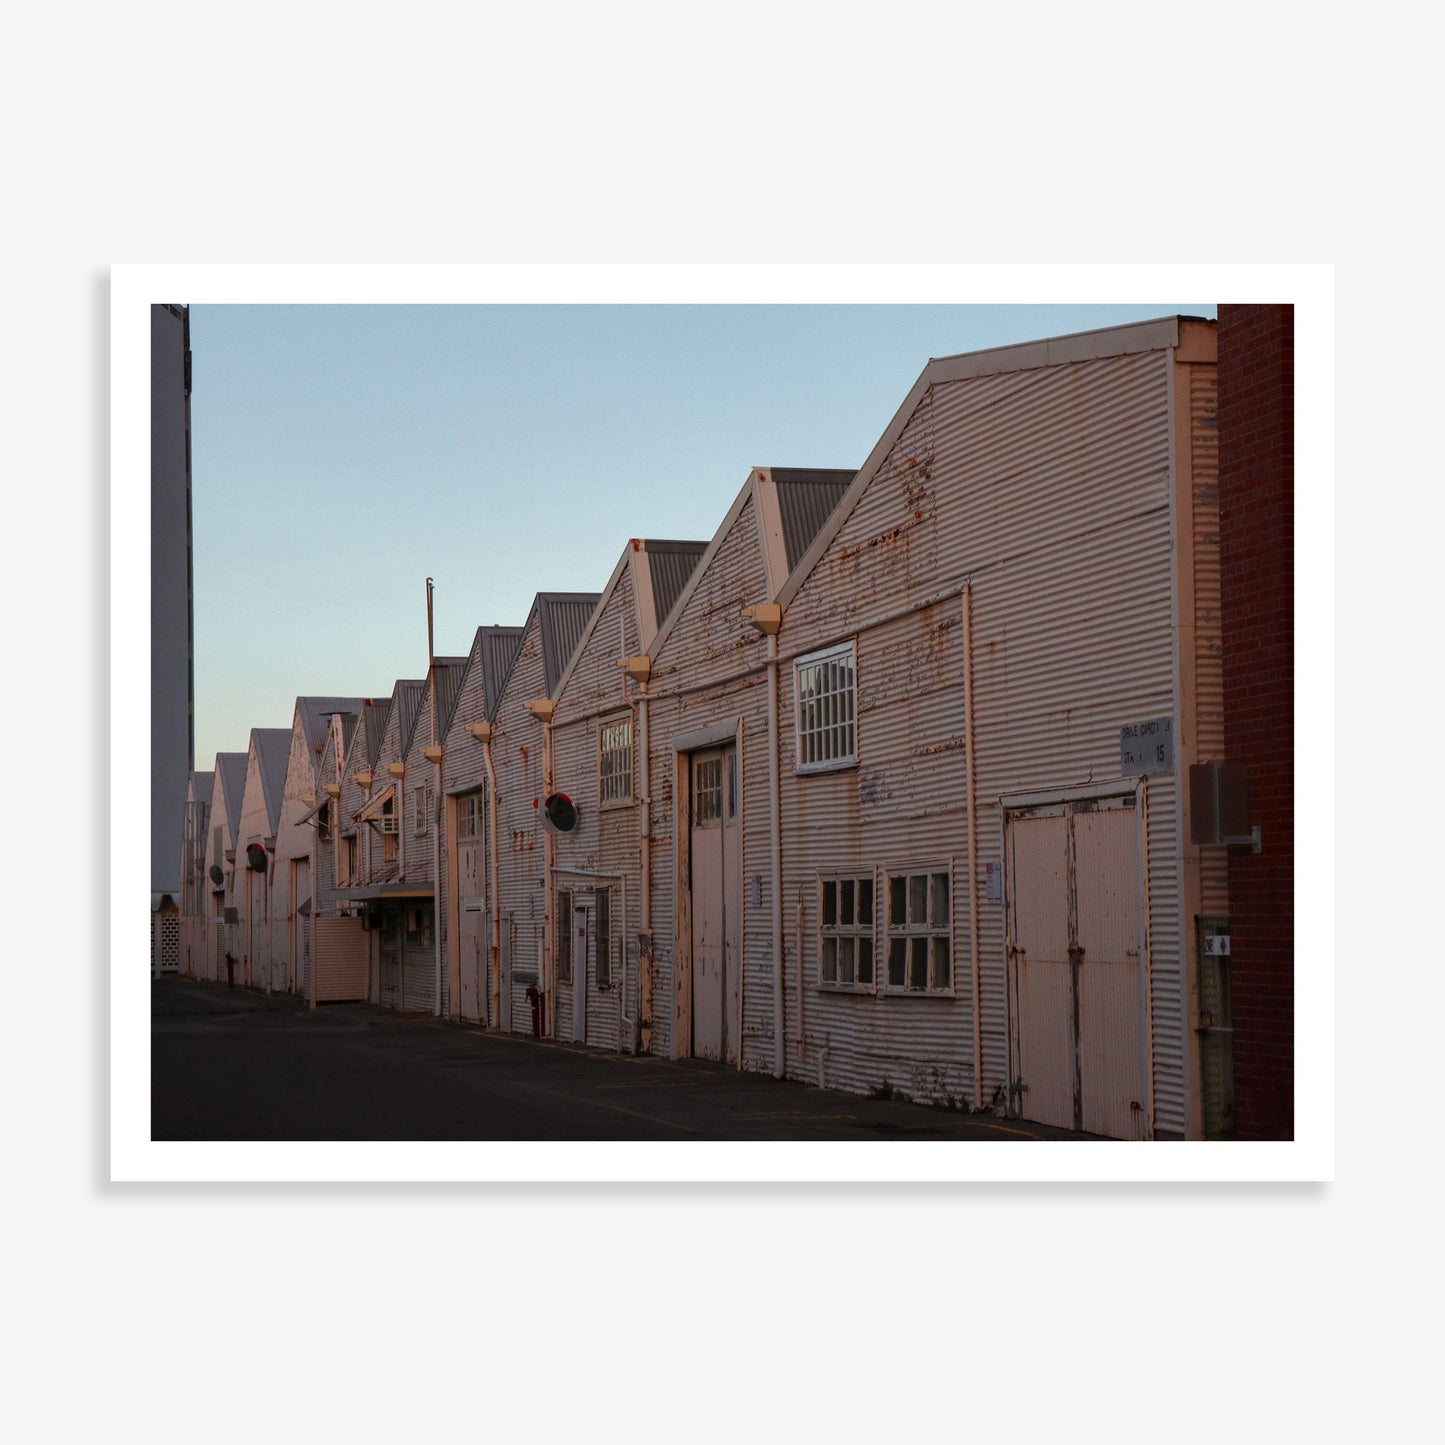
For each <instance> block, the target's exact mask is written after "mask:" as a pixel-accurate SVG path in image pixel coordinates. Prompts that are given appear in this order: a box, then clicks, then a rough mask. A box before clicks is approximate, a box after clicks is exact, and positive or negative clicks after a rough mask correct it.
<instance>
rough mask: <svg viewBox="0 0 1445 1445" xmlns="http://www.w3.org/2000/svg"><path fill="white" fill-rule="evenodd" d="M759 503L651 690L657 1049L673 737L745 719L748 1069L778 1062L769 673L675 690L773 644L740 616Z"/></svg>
mask: <svg viewBox="0 0 1445 1445" xmlns="http://www.w3.org/2000/svg"><path fill="white" fill-rule="evenodd" d="M755 505H756V504H755V502H754V501H753V500H752V499H751V498H750V499H749V500H748V501H747V502H746V503H744V505H743V506H742V507H741V508H740V509H739V512H738V515H737V517H736V518H735V519H734V521H733V525H732V527H731V528H730V529H729V532H728V535H727V536H726V538H724V540H723V541H722V543H721V545H720V546H719V548H718V551H717V552H716V553H715V554H714V556H713V559H712V562H711V563H710V564H709V565H708V569H707V571H706V573H705V574H704V575H703V576H701V577H700V578H699V579H698V581H697V584H696V586H695V587H694V588H693V592H692V596H691V597H690V598H689V599H688V601H687V604H686V607H685V610H684V612H683V614H682V615H681V616H680V617H679V618H678V620H677V622H676V623H675V624H674V626H673V629H672V631H671V633H670V634H669V635H668V637H667V638H666V639H665V641H664V643H663V646H662V650H661V651H660V652H659V653H658V654H657V655H656V656H655V657H654V659H653V672H652V683H651V687H650V689H649V690H650V691H651V692H652V694H653V697H654V701H653V702H652V703H651V704H650V708H651V718H650V721H649V731H650V748H651V753H652V837H653V846H652V860H653V895H652V922H653V937H654V939H655V956H654V962H653V981H654V986H653V1033H652V1052H653V1053H656V1054H663V1055H668V1054H673V1053H675V1052H677V1043H678V1041H677V1040H676V1039H675V1038H674V1036H673V1018H674V1012H675V1007H676V991H675V980H674V977H673V968H674V961H675V959H676V926H677V896H676V895H677V873H676V858H677V853H676V847H677V830H676V799H675V794H674V769H675V756H676V755H675V754H674V752H673V750H672V745H671V740H672V739H673V738H675V737H677V736H679V735H680V734H683V733H687V732H693V731H695V730H697V729H699V728H705V727H711V726H714V725H721V724H726V723H729V722H735V721H736V720H737V719H738V718H739V717H742V718H743V719H744V739H743V756H742V758H741V759H740V760H739V782H740V784H741V789H742V798H741V809H740V811H741V817H740V823H741V826H742V829H743V842H742V849H743V880H744V886H743V956H744V981H743V1020H742V1053H743V1063H744V1067H745V1068H751V1069H763V1068H768V1067H770V1066H771V1064H772V1048H773V1043H772V1039H773V1015H772V998H773V992H772V990H773V984H772V910H771V901H770V899H769V896H768V886H767V880H768V878H769V876H770V863H769V808H768V741H767V739H768V725H767V675H766V671H765V670H762V671H757V672H753V673H751V674H750V675H749V676H747V677H744V678H741V679H739V680H736V681H732V682H725V683H720V685H719V686H718V688H717V689H715V690H705V691H701V692H691V693H689V694H688V695H687V696H685V697H681V698H678V697H671V696H668V694H669V693H670V692H672V691H673V690H675V689H677V688H680V687H693V686H695V685H697V684H699V683H705V682H706V681H708V680H709V679H722V678H725V677H727V676H729V675H730V674H734V673H736V672H738V671H739V670H741V669H745V668H748V667H759V668H761V667H763V665H764V664H765V662H766V659H767V644H766V642H765V640H764V639H763V637H762V635H761V634H760V633H759V632H758V631H757V630H756V629H755V628H754V627H753V626H752V624H751V623H749V622H747V621H746V620H745V619H744V618H743V617H742V615H741V611H742V608H744V607H747V606H751V605H753V604H754V603H757V602H760V601H763V600H765V599H766V588H767V572H766V568H765V565H764V561H763V555H762V550H761V546H760V541H759V534H758V523H757V518H756V515H755V512H754V507H755ZM754 875H760V876H761V878H762V880H763V893H762V903H761V906H754V905H752V904H751V902H750V899H751V896H752V895H751V891H750V887H749V882H748V880H750V879H751V878H752V877H753V876H754Z"/></svg>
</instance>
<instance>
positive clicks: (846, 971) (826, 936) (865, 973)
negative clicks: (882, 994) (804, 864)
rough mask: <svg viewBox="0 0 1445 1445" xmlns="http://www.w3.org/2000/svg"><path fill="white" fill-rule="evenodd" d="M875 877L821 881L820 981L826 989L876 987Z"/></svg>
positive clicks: (819, 912)
mask: <svg viewBox="0 0 1445 1445" xmlns="http://www.w3.org/2000/svg"><path fill="white" fill-rule="evenodd" d="M873 940H874V910H873V875H872V874H871V873H863V874H851V875H844V876H839V877H833V878H820V879H819V880H818V978H819V982H820V983H822V984H823V986H824V987H826V988H867V989H871V988H872V987H873Z"/></svg>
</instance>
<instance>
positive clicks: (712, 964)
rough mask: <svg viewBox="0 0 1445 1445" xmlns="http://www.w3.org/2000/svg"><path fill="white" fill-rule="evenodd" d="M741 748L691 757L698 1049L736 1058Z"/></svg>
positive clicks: (699, 1054) (699, 1053) (707, 1055)
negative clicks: (738, 775) (738, 772)
mask: <svg viewBox="0 0 1445 1445" xmlns="http://www.w3.org/2000/svg"><path fill="white" fill-rule="evenodd" d="M736 758H737V751H736V749H734V748H723V749H714V750H709V751H707V752H699V753H694V754H693V755H692V758H691V782H692V807H691V836H690V847H691V876H692V1052H693V1055H694V1057H696V1058H701V1059H720V1060H725V1061H727V1062H728V1063H735V1062H736V1061H737V1050H738V1038H739V1028H738V984H739V982H740V980H741V976H742V975H741V967H740V964H741V957H742V954H741V947H740V945H741V940H742V931H741V927H740V923H741V914H742V908H741V894H740V884H741V866H740V863H741V859H740V841H739V834H738V827H737V781H736Z"/></svg>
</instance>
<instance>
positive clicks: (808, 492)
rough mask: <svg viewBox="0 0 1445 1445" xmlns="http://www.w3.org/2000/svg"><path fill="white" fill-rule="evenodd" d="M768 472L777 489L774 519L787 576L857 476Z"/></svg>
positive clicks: (807, 471) (798, 469)
mask: <svg viewBox="0 0 1445 1445" xmlns="http://www.w3.org/2000/svg"><path fill="white" fill-rule="evenodd" d="M770 471H771V472H772V477H773V482H774V484H775V485H776V486H777V489H778V516H779V519H780V520H781V522H782V525H783V547H784V550H785V553H786V556H787V563H788V573H789V575H790V576H791V575H792V572H793V569H794V568H795V567H796V566H797V565H798V563H799V562H801V561H802V560H803V553H804V552H806V551H807V550H808V547H809V546H810V545H811V543H812V541H813V538H814V537H816V536H817V535H818V533H819V532H821V531H822V530H823V526H824V524H825V523H826V522H827V520H828V518H829V517H830V516H831V515H832V512H833V508H834V507H836V506H837V505H838V503H839V502H840V501H842V500H843V493H844V492H846V491H847V490H848V486H849V484H850V483H851V482H852V480H853V478H854V477H856V476H857V475H858V473H857V472H852V471H825V470H823V469H821V468H811V467H772V468H770Z"/></svg>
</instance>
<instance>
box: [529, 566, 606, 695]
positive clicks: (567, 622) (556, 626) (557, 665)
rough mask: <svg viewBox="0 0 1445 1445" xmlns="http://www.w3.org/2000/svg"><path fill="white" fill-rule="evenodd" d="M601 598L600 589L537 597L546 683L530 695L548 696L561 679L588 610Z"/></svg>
mask: <svg viewBox="0 0 1445 1445" xmlns="http://www.w3.org/2000/svg"><path fill="white" fill-rule="evenodd" d="M601 600H602V594H601V593H600V592H543V593H541V594H540V596H539V597H538V599H537V603H538V617H539V622H540V624H541V631H542V655H543V660H544V673H543V675H544V677H545V678H546V686H545V688H544V689H540V690H539V691H538V692H537V693H535V694H534V696H536V697H542V696H546V697H551V696H552V694H553V693H554V692H555V691H556V690H557V684H558V683H559V682H561V681H562V674H563V673H564V672H566V670H567V664H568V662H570V661H571V658H572V654H573V653H574V652H575V651H576V650H577V644H578V643H579V642H580V641H581V640H582V634H583V632H585V631H586V630H587V624H588V622H589V621H591V618H592V613H593V612H594V611H595V610H596V607H597V604H598V603H599V602H600V601H601Z"/></svg>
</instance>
